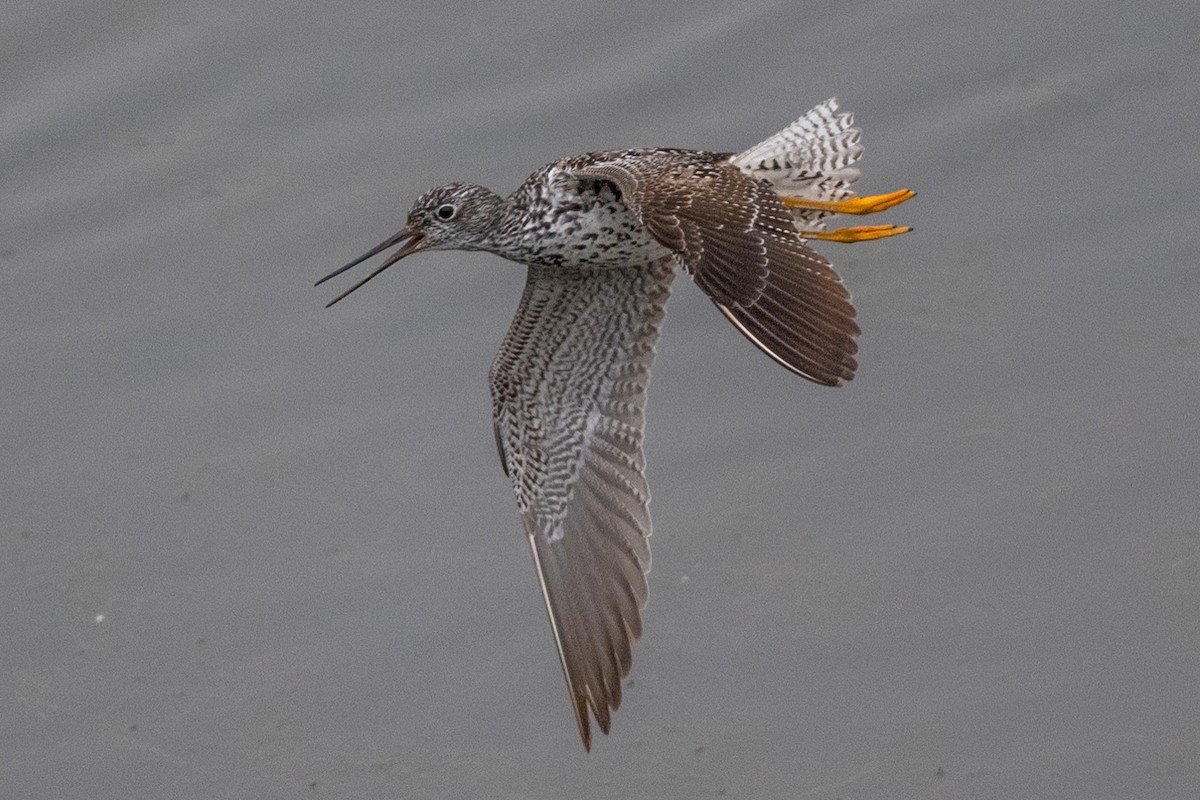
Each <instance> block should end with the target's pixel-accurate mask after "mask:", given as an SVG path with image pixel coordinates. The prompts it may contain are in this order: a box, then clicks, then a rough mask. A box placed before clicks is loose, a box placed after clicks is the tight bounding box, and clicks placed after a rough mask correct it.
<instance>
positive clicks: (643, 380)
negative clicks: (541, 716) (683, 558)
mask: <svg viewBox="0 0 1200 800" xmlns="http://www.w3.org/2000/svg"><path fill="white" fill-rule="evenodd" d="M674 272H675V265H674V262H673V261H672V260H671V259H670V258H662V259H660V260H658V261H656V262H654V263H652V264H631V265H629V266H627V267H620V268H605V269H592V270H588V269H582V270H560V269H553V268H547V267H539V266H534V267H530V269H529V277H528V280H527V282H526V287H525V294H524V295H523V297H522V299H521V306H520V308H519V309H518V311H517V315H516V317H515V319H514V320H513V324H512V327H511V328H510V329H509V333H508V335H507V336H506V337H505V341H504V344H503V345H502V346H501V349H500V352H499V353H498V354H497V356H496V360H495V361H494V362H493V365H492V372H491V386H492V398H493V410H494V412H495V422H496V425H495V427H496V440H497V442H499V444H500V450H501V460H502V462H503V463H504V465H505V466H506V469H507V471H508V474H509V476H510V478H511V479H512V481H513V488H514V490H515V491H516V493H517V503H518V506H519V507H520V509H521V512H522V518H523V520H524V524H525V533H526V536H527V537H528V540H529V544H530V550H531V552H532V554H533V561H534V565H535V567H536V569H537V574H538V580H539V582H540V584H541V587H542V595H543V598H544V600H545V603H546V611H547V614H548V616H549V619H550V625H551V628H552V629H553V631H554V640H555V643H556V645H557V647H558V653H559V659H560V661H561V664H562V669H563V676H564V677H565V678H566V682H567V690H568V692H569V693H570V696H571V702H572V706H573V708H574V710H575V718H576V722H577V724H578V727H579V734H580V737H581V738H582V739H583V743H584V746H585V747H590V745H591V724H590V721H591V719H592V718H593V717H594V718H595V720H596V724H597V725H598V726H599V727H600V729H601V730H602V731H604V732H605V733H607V732H608V730H609V726H610V725H611V722H612V717H611V712H612V711H613V710H615V709H616V708H617V707H618V706H619V705H620V703H621V680H622V679H623V678H624V677H625V676H626V675H628V674H629V668H630V664H631V663H632V661H631V659H632V644H633V642H634V641H635V640H636V639H637V638H638V637H639V636H640V635H641V630H642V623H641V615H640V611H641V607H642V605H643V604H644V603H645V599H646V574H647V573H648V571H649V569H650V548H649V543H648V541H647V539H648V537H649V536H650V531H651V524H650V513H649V502H650V492H649V489H648V487H647V485H646V479H645V476H644V474H643V470H644V467H645V457H644V455H643V453H642V436H643V434H642V429H643V425H644V422H645V404H646V389H647V386H648V385H649V380H650V366H651V362H652V361H653V358H654V346H655V343H656V341H657V339H658V331H659V326H660V324H661V322H662V317H663V313H664V310H665V305H666V300H667V295H668V292H669V288H670V283H671V280H672V278H673V277H674ZM568 321H570V322H569V324H568Z"/></svg>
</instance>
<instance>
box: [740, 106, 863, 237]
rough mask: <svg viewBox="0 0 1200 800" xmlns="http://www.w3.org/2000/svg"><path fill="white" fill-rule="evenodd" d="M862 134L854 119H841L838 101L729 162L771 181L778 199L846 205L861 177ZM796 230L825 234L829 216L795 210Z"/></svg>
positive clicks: (823, 213) (812, 113)
mask: <svg viewBox="0 0 1200 800" xmlns="http://www.w3.org/2000/svg"><path fill="white" fill-rule="evenodd" d="M861 136H862V130H861V129H860V128H857V127H855V125H854V115H853V114H850V113H845V112H843V113H838V104H837V98H830V99H828V100H826V101H825V102H824V103H821V104H820V105H818V106H816V107H815V108H813V109H812V110H811V111H809V112H808V113H807V114H805V115H804V116H802V117H800V119H798V120H796V121H795V122H793V123H792V124H791V125H789V126H787V127H786V128H784V129H783V130H781V131H780V132H779V133H776V134H775V135H774V136H771V137H769V138H767V139H765V140H764V141H762V142H759V143H758V144H756V145H755V146H754V147H751V148H750V149H749V150H746V151H745V152H743V153H739V154H738V155H736V156H733V157H732V158H731V159H730V161H731V162H732V163H733V164H734V166H736V167H737V168H738V169H740V170H741V171H742V172H744V173H745V174H746V175H749V176H750V177H752V178H754V179H756V180H761V181H766V182H767V183H768V184H770V185H771V186H772V188H774V189H775V191H776V193H777V194H781V195H784V196H786V197H805V198H810V199H814V200H844V199H846V198H848V197H853V196H854V191H853V190H852V189H851V188H850V187H851V184H853V183H854V182H855V181H856V180H858V177H859V171H858V168H857V167H855V166H854V164H855V162H857V161H858V159H859V157H861V156H862V144H861V142H860V141H859V140H860V137H861ZM792 215H793V217H794V218H795V220H796V223H797V225H799V226H801V227H805V228H818V229H819V228H823V227H824V224H823V222H822V220H823V219H824V218H825V217H827V216H829V215H828V214H827V213H825V212H820V211H811V210H807V209H793V210H792Z"/></svg>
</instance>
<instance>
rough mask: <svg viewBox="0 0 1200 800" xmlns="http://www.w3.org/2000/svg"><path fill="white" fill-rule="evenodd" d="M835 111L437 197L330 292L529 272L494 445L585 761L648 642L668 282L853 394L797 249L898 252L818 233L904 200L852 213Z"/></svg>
mask: <svg viewBox="0 0 1200 800" xmlns="http://www.w3.org/2000/svg"><path fill="white" fill-rule="evenodd" d="M836 109H837V106H836V103H835V102H834V101H832V100H831V101H827V102H826V103H824V104H822V105H820V106H818V107H816V108H814V109H813V110H812V111H810V112H809V113H808V114H806V115H805V116H804V117H802V118H801V119H800V120H797V121H796V122H795V123H793V124H792V125H791V126H789V127H788V128H787V129H785V130H784V131H781V132H780V133H778V134H776V135H775V136H773V137H771V138H769V139H767V140H766V141H764V142H763V143H762V144H760V145H758V146H756V147H755V148H751V149H750V150H748V151H746V152H744V153H742V154H739V155H732V154H728V153H710V152H705V151H696V150H680V149H670V148H652V149H639V150H620V151H605V152H598V153H588V154H585V155H581V156H573V157H570V158H564V159H560V160H559V161H556V162H554V163H552V164H549V165H547V166H546V167H543V168H542V169H540V170H538V171H537V172H535V173H533V175H531V176H530V177H529V179H528V180H526V181H525V183H524V184H522V186H521V187H520V188H518V189H517V191H515V192H514V193H513V194H512V195H510V196H509V197H507V198H502V197H500V196H498V195H496V194H494V193H492V192H491V191H489V190H487V189H484V188H482V187H479V186H473V185H469V184H450V185H447V186H443V187H439V188H436V189H433V190H431V191H430V192H428V193H426V194H425V195H424V196H423V197H422V198H420V199H419V200H418V201H417V202H416V204H415V205H414V206H413V209H412V211H411V212H410V214H409V219H408V224H407V225H406V226H405V228H404V230H402V231H401V232H400V233H399V234H397V236H395V237H393V238H391V239H389V240H388V241H385V242H384V243H383V244H381V245H380V246H379V247H376V248H374V249H373V250H372V251H370V252H369V253H367V254H366V255H365V256H363V257H362V258H360V259H358V260H356V261H353V262H351V263H350V264H347V265H346V266H345V267H343V268H342V269H341V270H338V271H336V272H334V273H332V274H331V275H329V276H327V278H328V277H333V275H336V274H338V273H339V272H341V271H343V270H345V269H348V268H349V267H351V266H353V265H354V264H357V263H359V262H360V261H362V260H363V259H365V258H367V257H369V256H371V255H374V254H376V253H378V252H381V251H383V250H384V249H386V248H388V247H391V246H393V245H395V244H399V243H401V242H405V243H404V245H403V247H402V248H401V249H400V250H399V251H398V252H397V253H396V254H395V255H394V256H393V257H392V258H391V259H389V260H388V261H387V262H386V263H385V264H384V265H383V266H381V267H380V268H379V269H377V270H376V271H375V272H373V273H371V275H369V276H368V277H367V278H366V279H364V280H363V281H360V282H359V283H358V284H356V285H355V286H354V287H352V288H351V289H350V290H349V291H348V292H346V293H344V294H342V295H341V296H339V297H338V298H337V299H336V300H335V301H334V302H337V300H340V299H341V298H342V297H344V296H345V295H346V294H349V292H350V291H354V289H357V288H358V287H359V286H361V285H362V284H363V283H365V282H366V281H367V280H370V279H371V278H372V277H374V275H377V274H379V272H381V271H383V270H384V269H386V268H387V267H388V266H390V265H391V264H392V263H395V261H397V260H399V259H400V258H403V257H404V256H406V255H409V254H410V253H413V252H416V251H418V250H424V249H462V250H487V251H489V252H493V253H495V254H497V255H500V256H502V257H504V258H507V259H509V260H511V261H515V262H518V263H521V264H524V265H525V266H526V267H527V268H528V277H527V281H526V285H525V291H524V294H523V295H522V297H521V301H520V305H519V306H518V309H517V313H516V316H515V318H514V319H513V323H512V326H511V327H510V328H509V331H508V333H507V335H506V336H505V338H504V342H503V344H502V345H501V347H500V351H499V353H498V354H497V355H496V359H495V361H494V362H493V364H492V368H491V371H490V376H489V377H490V384H491V391H492V400H493V411H494V422H495V433H496V444H497V448H498V450H499V453H500V460H501V464H502V466H503V468H504V471H505V473H506V474H507V475H508V476H509V478H510V479H511V480H512V484H513V489H514V491H515V492H516V496H517V504H518V508H519V510H520V512H521V516H522V518H523V520H524V527H525V532H526V535H527V537H528V539H529V542H530V546H531V549H532V552H533V557H534V563H535V566H536V568H537V573H538V578H539V581H540V584H541V587H542V591H543V595H544V598H545V601H546V607H547V611H548V613H549V616H550V622H551V627H552V628H553V631H554V637H555V642H556V644H557V646H558V651H559V656H560V658H561V661H562V667H563V673H564V675H565V676H566V680H567V686H568V689H569V691H570V693H571V697H572V702H573V705H574V708H575V714H576V720H577V722H578V724H579V731H580V735H581V736H582V737H583V741H584V745H585V747H587V746H589V744H590V726H589V708H590V709H591V714H594V715H595V717H596V720H597V722H598V723H599V725H600V727H601V729H602V730H604V731H605V732H607V731H608V729H609V723H610V710H612V709H615V708H616V707H617V706H618V705H619V703H620V700H621V680H622V678H623V677H624V676H625V675H627V674H628V672H629V667H630V663H631V660H630V659H631V654H630V647H631V644H632V642H633V641H634V640H635V639H637V638H638V636H640V633H641V619H640V609H641V607H642V605H643V603H644V601H645V597H646V574H647V573H648V571H649V567H650V550H649V546H648V542H647V538H648V537H649V536H650V529H651V524H650V515H649V510H648V503H649V498H650V495H649V490H648V488H647V485H646V480H645V477H644V468H645V460H644V457H643V454H642V437H643V430H644V422H645V417H644V414H645V403H646V389H647V385H648V383H649V378H650V366H651V362H652V360H653V358H654V347H655V343H656V342H657V339H658V334H659V329H660V326H661V322H662V319H663V314H664V311H665V307H666V302H667V296H668V293H669V291H670V287H671V282H672V280H673V279H674V277H675V274H676V271H677V269H678V267H680V266H682V267H683V268H684V269H685V270H686V271H687V272H688V273H689V274H690V275H691V276H692V278H693V280H694V281H695V282H696V283H697V285H699V286H700V287H701V289H703V290H704V291H705V293H707V294H708V295H709V297H710V299H712V301H713V302H714V303H715V304H716V305H717V307H718V308H719V309H720V311H721V312H722V313H723V314H724V315H725V316H726V318H728V319H729V320H730V321H731V322H732V323H733V324H734V325H735V326H736V327H737V328H738V329H739V330H740V331H741V332H742V333H743V334H745V335H746V337H747V338H749V339H750V340H751V341H752V342H754V344H755V345H757V346H758V347H759V348H760V349H762V350H763V351H764V352H766V353H767V354H768V355H770V356H771V357H772V358H774V359H775V360H776V361H777V362H779V363H780V364H782V365H783V366H785V367H787V368H788V369H790V370H792V371H793V372H796V373H797V374H799V375H802V376H804V377H806V378H809V379H810V380H813V381H816V382H818V383H824V384H828V385H839V384H841V383H843V382H845V381H847V380H850V379H851V378H852V377H853V375H854V371H855V368H856V366H857V365H856V362H855V359H854V354H855V352H856V351H857V345H856V343H855V337H856V336H857V335H858V333H859V329H858V325H857V324H856V322H855V319H854V318H855V311H854V307H853V306H852V305H851V304H850V295H849V293H848V292H847V291H846V289H845V287H844V286H843V285H842V282H841V279H840V278H839V277H838V276H837V274H836V273H835V272H834V271H833V270H832V269H831V268H830V267H829V265H828V262H827V261H825V259H824V258H822V257H821V256H819V255H817V254H816V253H815V252H813V251H812V250H810V249H809V248H808V246H807V245H806V243H805V241H806V239H809V238H824V239H832V240H835V241H859V240H862V239H871V238H880V237H882V236H888V235H892V234H894V233H903V232H904V231H906V230H908V229H907V228H895V227H894V226H868V227H862V228H849V229H841V230H839V231H835V232H832V233H830V232H826V231H825V230H824V226H823V223H822V220H823V218H824V217H825V216H827V215H828V214H831V213H871V212H872V211H876V210H882V209H883V208H887V207H890V206H891V205H894V204H896V203H898V202H902V201H903V200H906V199H908V197H911V192H905V191H902V192H896V193H893V194H891V195H885V196H879V197H873V198H852V193H851V191H850V189H849V186H850V184H851V183H853V181H854V180H855V179H856V178H857V177H858V171H857V170H856V169H854V168H853V166H852V165H853V163H854V161H856V160H857V158H858V155H859V154H860V152H861V146H860V145H859V144H858V137H859V130H858V129H857V128H855V127H853V126H852V120H851V118H850V115H849V114H838V113H836ZM405 240H407V241H405ZM327 278H326V279H327ZM326 279H322V280H326ZM331 305H332V303H331Z"/></svg>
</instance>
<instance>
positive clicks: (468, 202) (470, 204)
mask: <svg viewBox="0 0 1200 800" xmlns="http://www.w3.org/2000/svg"><path fill="white" fill-rule="evenodd" d="M506 209H507V204H506V202H505V200H504V198H502V197H500V196H499V195H498V194H496V193H495V192H493V191H492V190H490V189H485V188H484V187H482V186H476V185H474V184H470V183H450V184H447V185H445V186H438V187H437V188H435V189H430V190H429V191H428V192H426V193H425V194H423V195H421V196H420V197H419V198H417V202H415V203H413V207H412V210H411V211H409V212H408V221H407V222H406V223H405V225H404V227H403V228H401V229H400V232H399V233H397V234H396V235H395V236H392V237H391V238H389V239H387V240H386V241H384V242H381V243H380V244H379V245H377V246H376V247H373V248H371V249H370V250H368V251H367V252H366V253H363V254H362V255H361V256H359V257H358V258H356V259H354V260H353V261H351V262H350V263H349V264H346V265H344V266H342V267H339V268H338V269H336V270H334V271H333V272H331V273H329V274H328V275H326V276H325V277H324V278H321V280H319V281H317V284H316V285H317V286H320V285H321V284H322V283H324V282H325V281H327V280H329V279H330V278H332V277H334V276H335V275H340V274H342V273H343V272H345V271H346V270H348V269H350V268H351V267H353V266H355V265H357V264H361V263H362V262H363V261H366V260H367V259H368V258H370V257H371V256H374V255H377V254H379V253H382V252H383V251H384V250H387V249H388V248H390V247H393V246H395V245H397V244H400V243H401V242H403V246H402V247H401V248H400V249H399V250H397V251H396V252H395V253H393V254H392V255H391V257H390V258H388V260H387V261H385V262H383V264H381V265H380V266H379V267H378V268H377V269H376V270H375V271H374V272H372V273H371V274H370V275H368V276H367V277H365V278H363V279H362V280H361V281H359V282H358V283H356V284H354V285H353V286H351V287H350V288H349V289H348V290H346V291H345V292H343V293H342V294H340V295H338V296H337V297H335V298H334V299H333V300H332V301H331V302H330V303H329V304H328V305H327V306H326V308H328V307H329V306H331V305H333V304H334V303H336V302H338V301H339V300H341V299H342V298H344V297H346V296H347V295H349V294H351V293H352V292H354V291H355V290H357V289H358V288H359V287H361V286H362V285H363V284H365V283H366V282H367V281H369V280H371V279H372V278H374V277H375V276H376V275H378V274H379V273H381V272H383V271H384V270H385V269H387V268H388V267H390V266H392V265H393V264H395V263H396V262H397V261H399V260H400V259H402V258H404V257H405V256H410V255H412V254H413V253H416V252H419V251H421V250H494V249H495V245H494V241H495V237H496V236H497V234H498V233H499V231H500V229H501V226H502V223H503V221H504V215H505V211H506Z"/></svg>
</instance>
